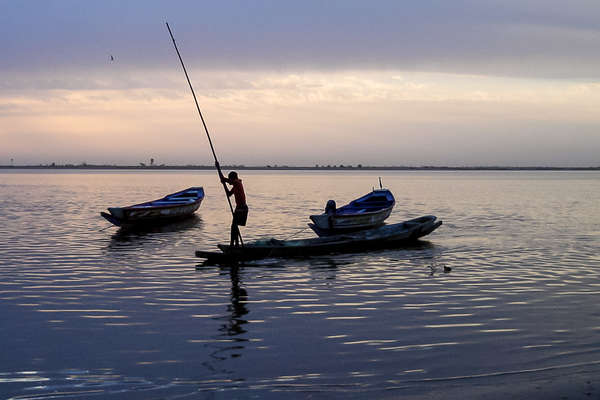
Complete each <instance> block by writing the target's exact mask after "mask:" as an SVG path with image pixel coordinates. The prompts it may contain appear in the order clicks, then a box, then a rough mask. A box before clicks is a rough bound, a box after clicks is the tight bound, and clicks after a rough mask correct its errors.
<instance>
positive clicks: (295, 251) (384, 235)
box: [196, 215, 442, 263]
mask: <svg viewBox="0 0 600 400" xmlns="http://www.w3.org/2000/svg"><path fill="white" fill-rule="evenodd" d="M440 225H442V221H438V220H437V218H436V217H435V216H433V215H427V216H424V217H420V218H415V219H411V220H409V221H404V222H401V223H398V224H391V225H384V226H381V227H378V228H374V229H368V230H362V231H356V232H351V233H344V234H339V235H332V236H327V237H318V238H312V239H296V240H277V239H274V238H271V239H266V240H258V241H256V242H251V243H246V244H245V245H244V247H233V246H228V245H223V244H220V245H218V247H219V249H220V250H221V252H216V251H196V256H197V257H200V258H204V259H206V262H207V263H235V262H238V261H248V260H258V259H263V258H272V257H281V258H292V257H306V256H311V255H319V254H330V253H353V252H359V251H369V250H375V249H384V248H394V247H398V246H401V245H403V244H408V243H410V242H413V241H415V240H417V239H418V238H421V237H423V236H425V235H428V234H430V233H431V232H433V231H434V230H436V229H437V228H438V227H439V226H440Z"/></svg>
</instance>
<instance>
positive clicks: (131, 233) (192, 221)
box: [108, 215, 202, 248]
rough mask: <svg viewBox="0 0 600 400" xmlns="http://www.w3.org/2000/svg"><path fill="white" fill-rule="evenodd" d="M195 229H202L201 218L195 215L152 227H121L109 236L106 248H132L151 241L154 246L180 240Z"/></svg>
mask: <svg viewBox="0 0 600 400" xmlns="http://www.w3.org/2000/svg"><path fill="white" fill-rule="evenodd" d="M195 229H198V230H200V229H202V218H200V217H199V216H197V215H191V216H189V217H187V218H185V219H179V220H172V221H169V222H163V223H159V224H158V223H157V224H153V225H149V224H145V225H138V226H135V227H127V228H124V227H121V228H119V229H118V230H117V232H115V233H114V234H113V235H112V236H111V240H110V243H109V245H108V247H109V248H116V247H122V246H123V245H127V246H134V245H139V244H141V243H142V242H144V241H151V242H152V244H153V245H154V244H156V241H170V240H171V241H172V240H174V239H176V238H180V237H182V233H184V232H185V235H186V236H187V235H189V233H190V232H189V231H190V230H195Z"/></svg>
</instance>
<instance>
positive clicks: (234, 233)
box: [217, 168, 248, 246]
mask: <svg viewBox="0 0 600 400" xmlns="http://www.w3.org/2000/svg"><path fill="white" fill-rule="evenodd" d="M217 169H218V171H219V176H220V178H221V182H222V183H228V184H230V185H231V189H227V188H225V191H226V192H227V196H231V195H233V197H234V198H235V210H234V211H233V221H231V239H230V242H229V245H230V246H234V245H235V246H239V245H240V241H239V240H240V229H239V228H238V226H240V225H241V226H246V220H247V219H248V205H247V204H246V194H245V193H244V186H243V185H242V180H241V179H239V178H238V174H237V172H235V171H231V172H230V173H229V174H228V175H227V178H225V177H224V176H223V174H222V173H221V168H217Z"/></svg>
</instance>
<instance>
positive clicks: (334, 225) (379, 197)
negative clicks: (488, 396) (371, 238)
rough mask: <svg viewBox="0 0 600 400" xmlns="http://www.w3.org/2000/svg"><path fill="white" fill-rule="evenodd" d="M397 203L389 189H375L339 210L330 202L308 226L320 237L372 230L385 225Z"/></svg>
mask: <svg viewBox="0 0 600 400" xmlns="http://www.w3.org/2000/svg"><path fill="white" fill-rule="evenodd" d="M395 203H396V200H395V199H394V195H393V194H392V192H390V191H389V190H388V189H374V190H373V191H372V192H370V193H367V194H365V195H364V196H362V197H359V198H358V199H355V200H352V201H351V202H350V203H348V204H346V205H344V206H342V207H339V208H335V202H334V201H333V200H329V201H328V202H327V207H326V208H325V212H324V213H323V214H318V215H311V216H310V217H309V218H310V219H311V221H312V222H313V223H309V224H308V226H310V228H311V229H312V230H313V231H315V233H316V234H317V235H318V236H330V235H336V234H340V233H344V232H352V231H358V230H363V229H371V228H374V227H376V226H379V225H381V224H383V221H385V220H386V219H387V217H389V216H390V214H391V213H392V209H393V208H394V204H395Z"/></svg>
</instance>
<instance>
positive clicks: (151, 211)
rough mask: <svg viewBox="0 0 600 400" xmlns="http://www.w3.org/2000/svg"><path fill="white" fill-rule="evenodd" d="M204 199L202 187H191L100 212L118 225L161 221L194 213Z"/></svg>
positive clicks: (128, 225) (129, 225)
mask: <svg viewBox="0 0 600 400" xmlns="http://www.w3.org/2000/svg"><path fill="white" fill-rule="evenodd" d="M203 199H204V189H203V188H202V187H191V188H188V189H185V190H182V191H179V192H176V193H172V194H169V195H167V196H165V197H163V198H161V199H158V200H153V201H147V202H145V203H140V204H134V205H132V206H127V207H109V208H108V211H109V212H110V214H109V213H106V212H101V213H100V215H101V216H103V217H104V218H105V219H106V220H107V221H109V222H110V223H112V224H114V225H116V226H120V227H131V226H137V225H142V224H150V223H162V222H166V221H171V220H173V219H178V218H184V217H189V216H190V215H192V214H194V212H196V210H197V209H198V207H200V203H202V200H203Z"/></svg>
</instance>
